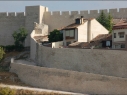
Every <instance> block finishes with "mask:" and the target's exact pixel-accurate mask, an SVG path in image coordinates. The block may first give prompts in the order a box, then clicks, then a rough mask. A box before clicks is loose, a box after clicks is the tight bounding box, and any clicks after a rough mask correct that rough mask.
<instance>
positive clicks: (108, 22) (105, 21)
mask: <svg viewBox="0 0 127 95" xmlns="http://www.w3.org/2000/svg"><path fill="white" fill-rule="evenodd" d="M97 21H98V22H99V23H101V24H102V25H103V26H104V27H105V28H106V29H107V30H108V31H109V33H111V32H112V27H113V23H112V16H111V14H110V13H109V14H108V16H106V15H105V13H104V12H103V11H101V14H100V15H99V17H98V18H97Z"/></svg>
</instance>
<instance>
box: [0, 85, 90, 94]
mask: <svg viewBox="0 0 127 95" xmlns="http://www.w3.org/2000/svg"><path fill="white" fill-rule="evenodd" d="M0 87H10V88H13V89H25V90H34V91H40V92H43V91H44V92H54V93H61V94H71V95H88V94H81V93H72V92H65V91H56V90H48V89H40V88H31V87H23V86H15V85H4V84H0Z"/></svg>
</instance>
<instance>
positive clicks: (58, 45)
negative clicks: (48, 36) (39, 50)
mask: <svg viewBox="0 0 127 95" xmlns="http://www.w3.org/2000/svg"><path fill="white" fill-rule="evenodd" d="M62 46H63V41H59V42H53V43H52V48H61V47H62Z"/></svg>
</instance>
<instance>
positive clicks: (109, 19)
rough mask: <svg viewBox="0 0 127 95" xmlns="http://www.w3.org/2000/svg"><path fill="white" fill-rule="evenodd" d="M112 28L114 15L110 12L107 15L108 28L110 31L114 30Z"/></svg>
mask: <svg viewBox="0 0 127 95" xmlns="http://www.w3.org/2000/svg"><path fill="white" fill-rule="evenodd" d="M112 28H113V22H112V16H111V14H110V13H109V15H108V17H107V29H108V30H109V33H111V32H112Z"/></svg>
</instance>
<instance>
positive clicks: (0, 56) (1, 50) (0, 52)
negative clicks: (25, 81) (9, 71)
mask: <svg viewBox="0 0 127 95" xmlns="http://www.w3.org/2000/svg"><path fill="white" fill-rule="evenodd" d="M4 54H5V52H4V49H3V48H2V47H0V61H1V60H2V59H3V57H4Z"/></svg>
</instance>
